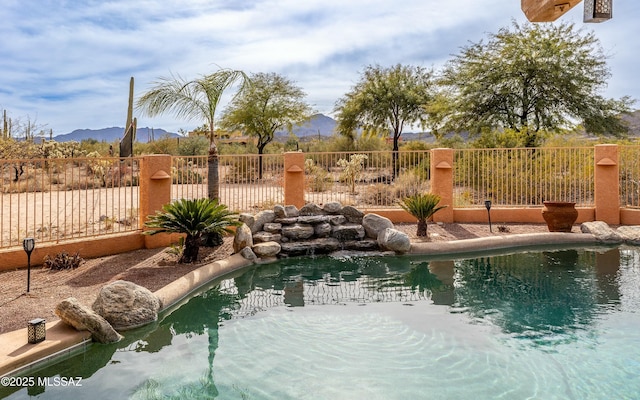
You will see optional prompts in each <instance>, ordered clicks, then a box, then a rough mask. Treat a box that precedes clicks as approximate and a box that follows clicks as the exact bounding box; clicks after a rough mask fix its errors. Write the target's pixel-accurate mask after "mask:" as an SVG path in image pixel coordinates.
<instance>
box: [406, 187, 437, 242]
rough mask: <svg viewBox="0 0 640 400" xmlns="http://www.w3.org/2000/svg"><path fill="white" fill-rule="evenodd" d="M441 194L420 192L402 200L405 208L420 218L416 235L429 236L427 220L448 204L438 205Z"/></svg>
mask: <svg viewBox="0 0 640 400" xmlns="http://www.w3.org/2000/svg"><path fill="white" fill-rule="evenodd" d="M439 202H440V196H438V195H437V194H434V193H418V194H414V195H413V196H409V197H406V198H404V199H403V200H402V201H401V202H400V207H402V209H403V210H405V211H406V212H408V213H409V214H411V215H413V216H414V217H416V218H417V219H418V230H417V232H416V236H427V237H428V236H429V235H428V234H427V220H428V219H429V218H431V216H432V215H433V214H435V213H436V212H437V211H439V210H442V209H443V208H445V207H447V206H440V207H438V203H439Z"/></svg>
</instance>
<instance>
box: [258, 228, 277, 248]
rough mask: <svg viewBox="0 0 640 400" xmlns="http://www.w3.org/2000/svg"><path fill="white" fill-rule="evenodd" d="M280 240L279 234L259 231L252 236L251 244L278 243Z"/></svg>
mask: <svg viewBox="0 0 640 400" xmlns="http://www.w3.org/2000/svg"><path fill="white" fill-rule="evenodd" d="M281 238H282V235H281V234H279V233H269V232H265V231H261V232H258V233H256V234H255V235H253V243H264V242H279V241H280V239H281ZM252 246H253V245H252Z"/></svg>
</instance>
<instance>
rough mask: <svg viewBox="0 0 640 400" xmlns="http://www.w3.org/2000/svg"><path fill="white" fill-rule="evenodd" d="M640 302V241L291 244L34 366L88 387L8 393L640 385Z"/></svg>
mask: <svg viewBox="0 0 640 400" xmlns="http://www.w3.org/2000/svg"><path fill="white" fill-rule="evenodd" d="M639 310H640V250H639V249H637V248H615V249H599V250H594V251H590V250H584V249H579V250H562V251H553V252H523V253H516V254H506V255H498V256H484V257H478V258H473V259H460V260H434V259H431V260H430V259H428V258H425V257H409V256H406V257H370V258H349V257H344V258H301V259H289V260H282V261H279V262H277V263H274V264H269V265H263V266H259V267H257V268H250V269H247V270H244V271H242V272H241V273H238V274H237V275H236V276H234V277H232V278H230V279H225V280H223V281H220V282H217V283H216V284H215V286H213V287H211V288H209V289H208V290H205V291H203V292H202V293H201V294H199V295H197V296H194V297H192V298H191V299H190V300H189V301H188V302H186V303H185V304H183V305H181V306H180V307H179V308H177V309H176V310H174V311H173V312H171V313H167V314H166V315H163V316H162V318H161V320H160V321H159V322H158V323H157V324H156V325H154V326H148V327H145V328H143V329H139V330H136V331H133V332H128V333H126V337H125V339H124V340H123V342H121V343H118V344H116V345H92V346H90V347H89V348H88V349H87V350H86V351H83V352H82V353H80V354H77V355H75V356H74V357H70V358H68V359H66V360H64V361H62V362H59V363H57V364H55V365H50V366H47V367H44V368H43V369H41V370H40V371H39V372H37V374H36V375H37V376H39V377H58V378H62V377H67V378H70V377H81V378H82V380H81V384H82V386H81V387H77V386H73V387H69V386H55V385H52V384H50V383H51V382H52V381H48V382H47V381H42V382H41V383H47V385H46V386H43V385H41V386H37V385H36V386H32V387H30V388H28V389H27V388H25V389H22V390H19V391H17V392H14V393H8V392H0V394H2V395H3V396H7V398H23V397H25V395H26V394H34V395H35V394H38V395H39V397H38V398H46V399H56V398H61V399H62V398H64V399H73V398H78V399H81V398H93V399H100V398H105V399H106V398H109V399H112V398H133V399H155V398H212V397H216V398H220V399H361V398H363V399H364V398H366V399H408V398H415V399H418V398H429V399H467V398H473V399H495V398H505V399H522V398H539V399H612V398H637V397H638V396H639V394H640V346H638V343H640V312H639ZM31 375H33V376H36V375H34V373H31ZM5 389H6V388H5ZM3 396H0V397H3Z"/></svg>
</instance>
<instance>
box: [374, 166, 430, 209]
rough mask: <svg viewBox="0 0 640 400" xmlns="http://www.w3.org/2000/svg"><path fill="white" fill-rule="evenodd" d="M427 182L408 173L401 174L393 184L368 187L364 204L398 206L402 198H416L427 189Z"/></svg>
mask: <svg viewBox="0 0 640 400" xmlns="http://www.w3.org/2000/svg"><path fill="white" fill-rule="evenodd" d="M427 186H428V184H427V182H425V181H423V180H422V179H420V177H419V176H417V175H415V174H413V173H411V172H407V173H403V174H400V175H399V176H398V177H397V178H396V179H395V181H394V182H393V183H392V184H385V183H378V184H375V185H370V186H367V188H366V190H365V194H364V198H363V200H364V202H365V203H366V204H370V205H375V206H392V205H396V204H397V203H398V201H399V200H400V199H402V198H405V197H409V196H414V195H416V194H418V193H421V192H423V191H425V190H426V189H427Z"/></svg>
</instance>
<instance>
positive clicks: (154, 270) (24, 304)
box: [0, 223, 575, 334]
mask: <svg viewBox="0 0 640 400" xmlns="http://www.w3.org/2000/svg"><path fill="white" fill-rule="evenodd" d="M396 228H397V229H399V230H401V231H403V232H405V233H407V234H408V235H409V237H410V238H411V240H412V242H421V241H431V242H439V241H450V240H461V239H471V238H477V237H487V236H492V235H512V234H519V233H537V232H547V231H548V230H547V227H546V225H544V224H500V225H497V224H494V225H493V232H489V227H488V225H486V224H433V223H430V224H429V226H428V233H429V238H428V239H425V238H418V237H417V236H416V235H415V233H416V225H415V224H396ZM574 229H575V228H574ZM232 242H233V239H232V238H231V237H227V238H225V241H224V243H223V244H222V245H221V246H219V247H217V248H205V247H202V248H201V249H200V255H199V260H198V262H196V263H193V264H179V263H177V258H178V257H177V256H176V255H174V254H172V253H170V252H169V250H170V249H166V248H161V249H143V250H136V251H131V252H127V253H122V254H116V255H112V256H106V257H99V258H95V259H90V260H85V261H84V262H82V263H81V264H80V266H79V267H78V268H76V269H73V270H61V271H55V270H49V269H44V268H42V267H41V266H36V267H32V269H31V279H30V291H29V292H28V293H27V291H26V289H27V270H26V269H19V270H15V271H5V272H1V273H0V334H2V333H6V332H10V331H13V330H16V329H21V328H25V327H26V326H27V322H28V321H30V320H32V319H34V318H44V319H45V320H46V321H47V322H53V321H55V320H57V319H58V317H57V316H56V315H55V313H54V309H55V307H56V305H57V304H58V303H59V302H60V301H62V300H64V299H66V298H68V297H75V298H77V299H78V300H79V301H80V302H81V303H82V304H84V305H87V306H91V305H92V304H93V302H94V300H95V299H96V296H97V294H98V292H99V290H100V288H101V287H102V286H104V285H106V284H107V283H109V282H112V281H115V280H127V281H131V282H134V283H136V284H138V285H141V286H144V287H146V288H147V289H149V290H151V291H156V290H158V289H160V288H161V287H163V286H165V285H167V284H168V283H170V282H172V281H174V280H176V279H178V278H180V277H181V276H183V275H185V274H187V273H189V272H191V271H193V270H194V269H196V268H199V267H200V266H202V265H204V264H206V263H210V262H213V261H216V260H221V259H225V258H227V257H229V256H230V255H231V254H232V253H233V245H232Z"/></svg>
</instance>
